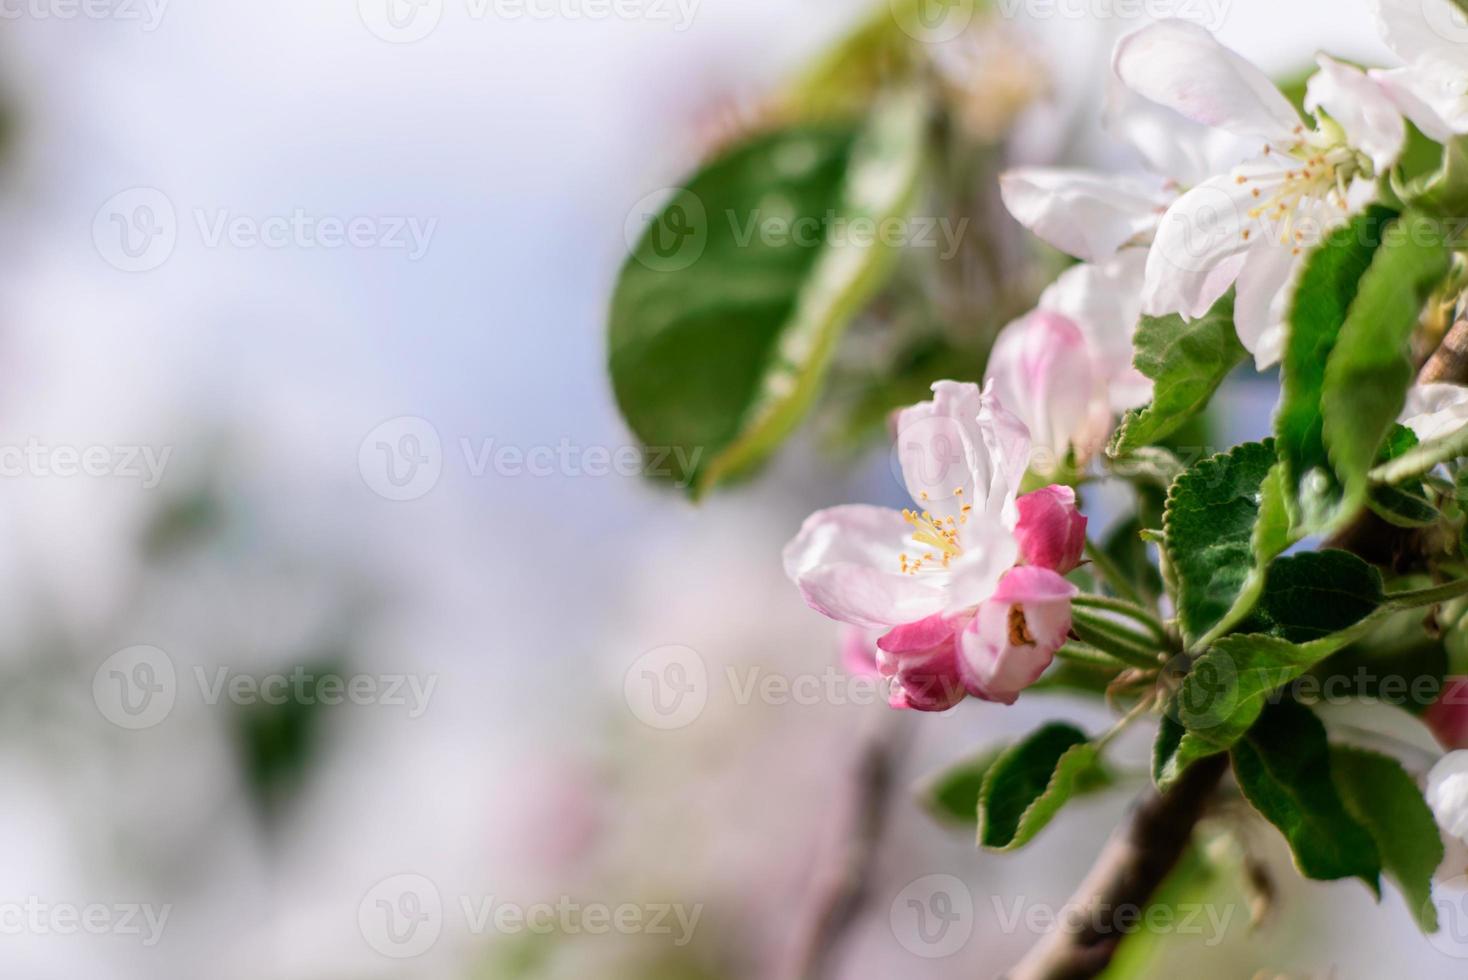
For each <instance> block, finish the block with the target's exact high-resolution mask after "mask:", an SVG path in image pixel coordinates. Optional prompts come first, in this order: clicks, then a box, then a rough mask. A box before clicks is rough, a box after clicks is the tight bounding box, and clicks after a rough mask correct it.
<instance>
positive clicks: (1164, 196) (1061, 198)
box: [999, 167, 1173, 262]
mask: <svg viewBox="0 0 1468 980" xmlns="http://www.w3.org/2000/svg"><path fill="white" fill-rule="evenodd" d="M999 193H1000V196H1001V197H1002V198H1003V199H1004V206H1005V207H1006V208H1008V209H1009V213H1010V214H1012V215H1014V218H1015V220H1016V221H1018V222H1019V223H1020V224H1022V225H1024V226H1025V227H1026V228H1028V229H1029V230H1030V231H1032V232H1034V233H1035V234H1036V235H1038V236H1040V238H1042V239H1044V240H1045V241H1046V242H1048V243H1050V244H1051V245H1054V246H1055V247H1056V248H1058V249H1060V250H1061V251H1062V252H1065V253H1066V254H1068V255H1074V256H1076V257H1077V258H1080V259H1086V260H1088V261H1093V262H1094V261H1100V260H1103V259H1106V258H1108V257H1110V256H1111V255H1113V254H1114V253H1115V252H1116V250H1117V249H1119V248H1121V247H1122V246H1123V245H1125V244H1127V243H1128V242H1131V241H1133V240H1134V239H1138V238H1144V237H1147V236H1150V234H1151V232H1152V229H1153V228H1154V227H1156V225H1157V218H1158V217H1159V216H1160V215H1161V214H1162V212H1163V210H1165V209H1166V207H1167V205H1168V203H1169V202H1170V201H1171V200H1172V197H1173V195H1171V194H1169V193H1167V192H1166V191H1165V190H1164V189H1163V188H1162V185H1161V183H1160V182H1158V181H1146V180H1141V179H1135V178H1128V177H1113V176H1108V175H1103V174H1094V173H1088V172H1086V171H1081V170H1061V169H1055V168H1049V167H1021V168H1018V169H1015V170H1010V171H1008V172H1007V173H1004V174H1001V175H1000V177H999Z"/></svg>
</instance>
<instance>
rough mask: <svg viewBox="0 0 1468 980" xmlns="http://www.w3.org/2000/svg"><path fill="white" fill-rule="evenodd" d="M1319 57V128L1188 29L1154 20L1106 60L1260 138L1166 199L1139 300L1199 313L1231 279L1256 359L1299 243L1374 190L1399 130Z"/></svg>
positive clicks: (1270, 345)
mask: <svg viewBox="0 0 1468 980" xmlns="http://www.w3.org/2000/svg"><path fill="white" fill-rule="evenodd" d="M1317 60H1318V64H1319V67H1320V70H1319V71H1318V72H1317V73H1316V74H1315V75H1314V76H1312V78H1311V79H1310V82H1309V85H1308V90H1307V96H1306V102H1305V104H1306V108H1307V109H1309V110H1310V111H1311V112H1312V113H1314V114H1315V117H1316V125H1315V126H1314V127H1313V128H1307V127H1306V125H1305V123H1304V121H1303V120H1302V119H1301V118H1300V115H1299V113H1297V112H1296V111H1295V108H1294V107H1293V106H1292V105H1291V104H1290V102H1289V100H1288V99H1286V98H1285V97H1284V95H1283V94H1282V93H1281V92H1280V91H1279V89H1277V88H1276V87H1275V86H1274V84H1273V83H1272V82H1271V81H1270V80H1269V79H1268V78H1267V77H1266V76H1265V75H1264V73H1263V72H1261V71H1260V70H1259V69H1258V68H1256V67H1254V66H1253V65H1252V64H1250V63H1249V62H1248V61H1246V60H1244V59H1243V58H1242V57H1240V56H1239V55H1238V54H1236V53H1234V52H1233V51H1231V50H1229V49H1228V48H1226V47H1224V46H1223V45H1221V44H1219V43H1218V41H1217V40H1215V39H1214V38H1213V36H1212V35H1211V34H1209V33H1208V32H1207V31H1205V30H1204V29H1202V28H1201V27H1197V26H1196V25H1193V24H1189V23H1186V22H1183V21H1176V20H1169V21H1161V22H1159V23H1157V24H1153V25H1151V26H1149V27H1146V28H1143V29H1142V30H1140V31H1137V32H1135V33H1133V34H1131V35H1128V36H1127V37H1124V38H1122V39H1121V41H1120V42H1118V44H1117V48H1116V53H1115V56H1114V58H1113V66H1114V68H1115V70H1116V73H1117V75H1118V76H1119V77H1120V78H1121V80H1122V81H1123V82H1124V83H1125V84H1126V85H1127V86H1128V87H1129V88H1131V89H1132V90H1133V91H1135V92H1136V93H1138V94H1139V95H1142V96H1144V97H1146V98H1148V99H1150V100H1152V101H1154V102H1156V103H1158V104H1159V105H1163V106H1166V107H1168V108H1170V109H1173V110H1175V111H1176V112H1179V113H1181V114H1182V115H1184V116H1186V117H1187V118H1189V119H1191V120H1193V121H1194V122H1197V123H1200V124H1202V125H1205V126H1211V127H1215V128H1217V129H1221V130H1223V131H1225V132H1227V133H1231V134H1233V135H1235V136H1238V137H1241V138H1246V139H1252V140H1254V141H1255V142H1256V144H1257V145H1259V146H1260V151H1259V153H1258V155H1257V156H1255V157H1254V158H1253V159H1251V160H1249V161H1246V162H1244V163H1243V164H1241V165H1240V166H1238V167H1235V168H1232V169H1231V170H1229V171H1228V172H1225V173H1220V174H1217V175H1215V176H1213V177H1210V178H1209V179H1207V180H1204V181H1203V182H1202V183H1200V184H1198V185H1197V186H1195V187H1192V188H1191V189H1189V190H1188V191H1187V192H1186V193H1184V194H1183V195H1182V196H1181V197H1179V198H1178V199H1177V201H1175V202H1174V203H1173V204H1172V205H1171V206H1170V207H1169V208H1168V210H1167V213H1166V214H1165V215H1164V216H1163V219H1162V221H1161V223H1160V225H1159V227H1158V229H1157V234H1156V237H1155V239H1154V242H1153V246H1152V249H1151V251H1150V252H1149V253H1148V258H1147V269H1146V282H1145V286H1144V289H1143V296H1142V301H1143V307H1142V308H1143V312H1145V313H1149V314H1153V315H1163V314H1168V313H1178V314H1181V315H1182V316H1184V317H1187V318H1191V317H1197V316H1201V315H1203V314H1204V313H1206V312H1207V311H1208V310H1209V309H1210V308H1211V307H1212V306H1213V304H1214V303H1216V302H1217V301H1218V299H1219V298H1220V297H1222V296H1223V294H1224V293H1225V292H1227V291H1228V289H1229V288H1230V287H1231V286H1233V287H1236V289H1237V294H1236V299H1235V305H1234V324H1235V327H1236V329H1237V330H1238V334H1239V340H1240V341H1241V342H1242V343H1243V345H1244V346H1245V348H1247V349H1248V350H1249V351H1250V353H1252V354H1253V355H1254V358H1255V361H1256V363H1257V364H1258V365H1259V367H1261V368H1264V367H1268V366H1269V365H1271V364H1273V363H1274V362H1276V361H1277V360H1278V359H1279V356H1280V353H1281V351H1282V347H1283V341H1284V319H1285V315H1286V312H1287V310H1288V306H1289V302H1290V298H1291V296H1292V293H1293V288H1292V287H1293V284H1294V281H1295V279H1296V276H1297V274H1298V272H1299V269H1300V267H1301V265H1302V258H1303V256H1304V254H1305V252H1306V251H1307V250H1308V249H1309V248H1310V247H1311V246H1312V245H1314V244H1315V243H1316V242H1318V241H1319V240H1320V238H1321V237H1322V236H1323V235H1324V234H1325V233H1326V232H1327V231H1328V230H1329V229H1331V228H1333V227H1335V226H1336V225H1338V224H1340V223H1342V222H1343V221H1345V220H1346V219H1347V217H1348V216H1349V215H1350V214H1351V213H1353V212H1354V211H1356V210H1358V209H1359V208H1360V207H1361V206H1363V205H1364V204H1365V203H1367V202H1368V201H1369V200H1370V199H1371V197H1372V195H1373V194H1374V190H1375V188H1374V181H1375V178H1376V176H1377V175H1378V174H1380V173H1381V172H1382V171H1383V170H1385V169H1386V168H1387V167H1389V166H1391V165H1392V164H1393V163H1394V162H1395V160H1396V157H1397V155H1398V154H1399V153H1400V152H1401V148H1402V144H1403V142H1404V140H1405V138H1406V127H1405V124H1404V122H1403V120H1402V117H1401V114H1400V113H1399V112H1398V110H1397V108H1396V106H1395V104H1394V103H1393V102H1392V100H1391V98H1390V97H1389V96H1388V95H1387V93H1386V92H1385V91H1384V90H1383V89H1382V87H1381V86H1380V85H1378V84H1377V83H1375V82H1374V81H1372V80H1371V79H1370V78H1368V77H1367V76H1366V75H1365V74H1364V73H1363V72H1361V71H1358V70H1357V69H1355V68H1352V67H1350V66H1348V65H1343V64H1340V63H1338V62H1335V61H1333V60H1331V59H1330V58H1327V57H1325V56H1323V55H1322V56H1320V57H1319V58H1318V59H1317Z"/></svg>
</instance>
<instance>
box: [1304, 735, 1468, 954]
mask: <svg viewBox="0 0 1468 980" xmlns="http://www.w3.org/2000/svg"><path fill="white" fill-rule="evenodd" d="M1330 761H1331V774H1332V776H1333V777H1334V779H1335V785H1336V789H1338V790H1339V791H1340V794H1341V798H1342V799H1343V800H1344V801H1345V804H1346V809H1347V810H1349V811H1350V813H1351V815H1352V816H1353V817H1355V818H1356V821H1357V822H1358V823H1360V824H1361V825H1362V826H1363V827H1365V828H1366V829H1367V831H1368V832H1369V833H1370V834H1371V837H1372V839H1373V840H1375V841H1376V850H1377V853H1378V854H1379V855H1380V856H1381V865H1382V870H1384V871H1385V872H1386V873H1387V876H1388V877H1390V878H1391V879H1392V880H1393V881H1395V882H1396V883H1397V887H1398V888H1400V889H1401V890H1402V897H1403V898H1404V899H1406V901H1407V908H1409V909H1411V910H1412V914H1413V916H1414V917H1416V919H1417V924H1418V925H1419V926H1421V927H1422V931H1423V932H1436V931H1437V906H1436V905H1434V904H1433V901H1432V875H1433V872H1435V871H1437V867H1438V865H1439V864H1441V863H1442V860H1443V844H1442V838H1441V837H1440V836H1439V835H1438V830H1437V821H1436V820H1434V819H1433V816H1432V810H1430V809H1429V808H1428V806H1427V801H1426V800H1424V799H1423V798H1422V791H1421V790H1419V789H1418V788H1417V783H1416V781H1415V780H1414V779H1413V778H1412V777H1411V776H1409V775H1408V774H1407V771H1406V770H1405V769H1403V768H1402V767H1401V765H1400V764H1399V763H1398V762H1397V761H1396V760H1395V759H1392V758H1389V757H1387V756H1384V755H1379V754H1377V753H1375V752H1370V751H1368V750H1366V749H1361V748H1354V747H1351V746H1345V745H1335V746H1332V747H1331V753H1330Z"/></svg>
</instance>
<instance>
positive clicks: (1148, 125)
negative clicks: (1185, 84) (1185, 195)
mask: <svg viewBox="0 0 1468 980" xmlns="http://www.w3.org/2000/svg"><path fill="white" fill-rule="evenodd" d="M1102 125H1103V126H1104V127H1105V129H1106V131H1107V132H1109V133H1111V134H1112V135H1114V136H1115V137H1116V138H1117V139H1119V140H1122V141H1123V142H1125V143H1128V144H1130V145H1131V146H1132V148H1133V149H1135V150H1136V151H1137V153H1139V154H1140V155H1141V157H1142V159H1143V160H1144V161H1145V162H1146V164H1147V166H1148V168H1149V169H1151V171H1152V172H1153V173H1155V174H1157V175H1159V176H1161V177H1163V178H1165V179H1166V180H1167V181H1168V183H1169V186H1173V185H1181V186H1183V187H1192V186H1194V185H1195V184H1201V183H1202V182H1203V181H1205V180H1207V179H1208V178H1209V177H1212V176H1213V175H1214V174H1217V173H1221V172H1223V171H1225V170H1227V169H1229V168H1230V167H1234V166H1237V165H1238V164H1239V163H1240V161H1243V160H1246V159H1248V158H1249V157H1252V156H1254V155H1255V154H1257V153H1258V152H1259V143H1258V141H1257V140H1253V139H1245V138H1244V137H1241V136H1235V135H1234V134H1233V133H1229V132H1226V131H1224V130H1222V129H1214V128H1213V127H1211V126H1204V125H1201V124H1200V123H1196V122H1194V121H1193V120H1191V119H1186V118H1184V117H1183V116H1182V115H1181V114H1179V113H1178V112H1176V111H1175V110H1173V109H1169V108H1167V107H1166V106H1161V105H1158V104H1157V103H1156V102H1153V101H1152V100H1151V99H1144V98H1143V97H1142V96H1140V95H1138V94H1137V93H1136V92H1133V91H1132V90H1131V89H1129V88H1127V87H1126V85H1125V84H1123V83H1122V81H1121V79H1119V78H1117V77H1115V76H1114V75H1113V76H1112V77H1111V79H1110V80H1109V83H1108V85H1107V88H1106V101H1105V105H1104V106H1103V108H1102Z"/></svg>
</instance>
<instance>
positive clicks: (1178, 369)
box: [1106, 291, 1248, 456]
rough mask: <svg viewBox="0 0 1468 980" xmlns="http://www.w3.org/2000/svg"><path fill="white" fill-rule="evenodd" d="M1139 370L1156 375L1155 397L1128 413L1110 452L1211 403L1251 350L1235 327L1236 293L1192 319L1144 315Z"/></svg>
mask: <svg viewBox="0 0 1468 980" xmlns="http://www.w3.org/2000/svg"><path fill="white" fill-rule="evenodd" d="M1133 343H1134V345H1135V348H1136V354H1135V357H1134V359H1133V363H1134V364H1135V365H1136V368H1137V370H1139V371H1141V372H1142V374H1144V375H1146V376H1147V377H1148V378H1151V379H1152V382H1153V389H1152V401H1151V403H1150V404H1148V405H1145V406H1143V407H1142V408H1134V409H1132V410H1131V411H1129V412H1127V413H1126V417H1125V418H1123V419H1122V422H1121V426H1120V427H1119V428H1118V429H1117V431H1116V435H1115V436H1114V437H1113V438H1112V440H1111V445H1110V446H1109V447H1107V450H1106V451H1107V453H1108V454H1109V455H1111V456H1122V455H1124V454H1126V453H1129V452H1132V451H1134V450H1137V449H1140V448H1142V447H1143V446H1148V445H1151V444H1152V443H1154V442H1157V441H1158V440H1159V439H1164V438H1166V437H1167V436H1169V435H1171V434H1172V433H1173V432H1175V431H1177V430H1178V429H1179V428H1181V427H1182V426H1183V425H1184V424H1186V423H1187V422H1188V420H1189V419H1191V418H1192V417H1193V416H1194V415H1197V414H1198V413H1199V412H1201V411H1203V409H1205V408H1207V407H1208V402H1209V400H1210V399H1211V398H1212V397H1213V393H1214V391H1216V390H1217V389H1218V386H1219V385H1220V384H1222V383H1223V379H1224V378H1225V377H1227V376H1228V373H1229V372H1230V371H1232V370H1233V369H1234V368H1235V367H1237V366H1238V364H1239V363H1240V362H1242V361H1243V360H1244V358H1245V357H1247V356H1248V351H1246V350H1244V347H1243V345H1242V344H1240V343H1239V338H1238V334H1237V333H1235V332H1234V294H1233V293H1232V292H1231V291H1230V292H1229V293H1227V294H1225V295H1224V297H1223V298H1222V299H1220V300H1219V301H1218V302H1217V303H1215V304H1214V305H1213V308H1212V309H1211V310H1209V311H1208V312H1207V313H1205V314H1204V315H1203V316H1201V317H1198V318H1196V319H1194V320H1191V321H1185V320H1184V319H1183V318H1182V317H1181V316H1178V315H1176V314H1174V315H1172V316H1163V317H1151V316H1144V317H1142V321H1141V323H1140V324H1139V325H1138V326H1137V333H1136V338H1135V340H1134V342H1133Z"/></svg>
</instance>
